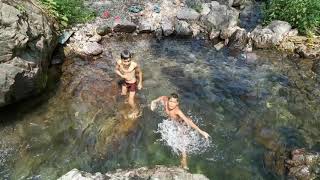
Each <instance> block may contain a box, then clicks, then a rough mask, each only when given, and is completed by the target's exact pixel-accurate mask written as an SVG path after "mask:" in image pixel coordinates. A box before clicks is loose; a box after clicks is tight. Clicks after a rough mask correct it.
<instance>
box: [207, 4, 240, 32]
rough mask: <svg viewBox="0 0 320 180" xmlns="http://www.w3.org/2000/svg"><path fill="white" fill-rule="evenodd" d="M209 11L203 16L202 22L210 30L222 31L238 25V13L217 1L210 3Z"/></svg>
mask: <svg viewBox="0 0 320 180" xmlns="http://www.w3.org/2000/svg"><path fill="white" fill-rule="evenodd" d="M210 7H211V11H210V13H208V14H207V15H205V16H203V17H202V18H201V19H202V22H203V23H204V24H205V25H206V26H207V27H208V28H209V30H211V29H216V30H222V29H226V28H229V27H234V26H236V25H237V24H238V18H239V12H238V11H237V10H236V9H234V8H231V7H228V6H226V5H222V4H219V3H218V2H217V1H212V2H211V6H210Z"/></svg>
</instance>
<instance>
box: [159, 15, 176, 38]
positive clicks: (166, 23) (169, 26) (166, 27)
mask: <svg viewBox="0 0 320 180" xmlns="http://www.w3.org/2000/svg"><path fill="white" fill-rule="evenodd" d="M161 28H162V31H163V35H164V36H170V35H171V34H172V33H173V32H174V24H173V22H172V20H170V19H169V18H164V19H162V21H161Z"/></svg>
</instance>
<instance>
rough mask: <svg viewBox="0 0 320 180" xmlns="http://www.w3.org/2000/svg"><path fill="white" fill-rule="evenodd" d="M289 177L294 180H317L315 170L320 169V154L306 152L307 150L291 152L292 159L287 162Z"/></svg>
mask: <svg viewBox="0 0 320 180" xmlns="http://www.w3.org/2000/svg"><path fill="white" fill-rule="evenodd" d="M286 165H287V166H286V167H287V168H288V177H289V178H292V179H316V177H317V176H318V174H317V172H315V171H314V170H315V169H317V168H319V167H320V154H319V153H317V152H313V153H311V152H306V150H305V149H295V150H293V151H291V158H288V159H287V160H286Z"/></svg>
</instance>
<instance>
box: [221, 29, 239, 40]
mask: <svg viewBox="0 0 320 180" xmlns="http://www.w3.org/2000/svg"><path fill="white" fill-rule="evenodd" d="M238 29H240V27H238V26H234V27H228V28H225V29H222V30H221V33H220V38H221V39H228V38H230V37H231V36H232V35H233V34H234V33H235V32H236V31H237V30H238Z"/></svg>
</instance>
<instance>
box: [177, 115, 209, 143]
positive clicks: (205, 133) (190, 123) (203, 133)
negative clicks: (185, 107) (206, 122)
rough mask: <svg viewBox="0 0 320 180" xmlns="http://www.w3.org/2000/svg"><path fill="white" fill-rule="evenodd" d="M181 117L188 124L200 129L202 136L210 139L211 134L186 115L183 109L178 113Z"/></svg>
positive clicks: (197, 129)
mask: <svg viewBox="0 0 320 180" xmlns="http://www.w3.org/2000/svg"><path fill="white" fill-rule="evenodd" d="M178 115H179V117H180V118H181V119H182V120H184V122H186V123H187V124H188V126H190V127H192V128H193V129H195V130H196V131H198V132H199V133H200V134H201V135H202V136H204V137H205V138H206V139H208V137H209V134H208V133H207V132H205V131H202V130H201V129H200V128H199V127H198V126H197V125H195V124H194V123H193V122H192V120H191V119H190V118H188V117H187V116H185V115H184V114H183V112H182V111H179V113H178Z"/></svg>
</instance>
